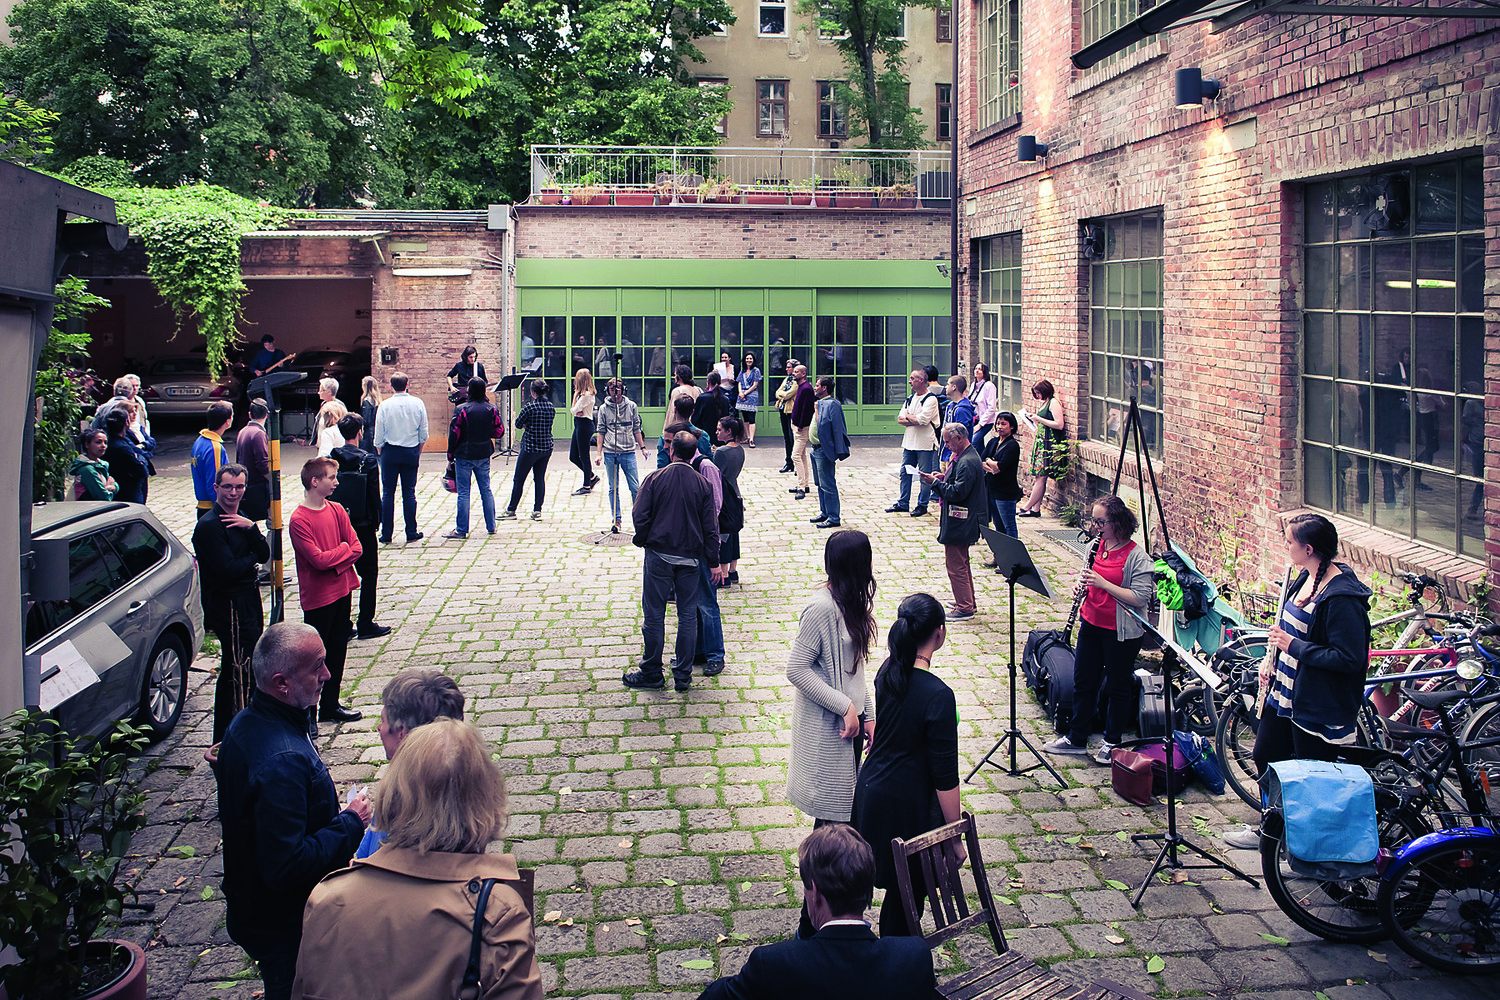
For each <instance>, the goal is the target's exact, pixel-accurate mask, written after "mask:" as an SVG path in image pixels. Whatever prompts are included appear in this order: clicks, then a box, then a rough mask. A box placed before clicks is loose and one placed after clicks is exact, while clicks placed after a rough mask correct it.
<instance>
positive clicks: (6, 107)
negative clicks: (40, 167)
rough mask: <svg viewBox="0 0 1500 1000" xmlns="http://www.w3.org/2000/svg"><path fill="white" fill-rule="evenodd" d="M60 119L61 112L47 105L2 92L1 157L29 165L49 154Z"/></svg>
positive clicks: (0, 116) (1, 158) (0, 112)
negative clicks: (35, 103) (46, 106)
mask: <svg viewBox="0 0 1500 1000" xmlns="http://www.w3.org/2000/svg"><path fill="white" fill-rule="evenodd" d="M56 121H57V115H55V114H53V113H52V112H51V111H48V110H46V109H45V108H34V107H32V106H31V105H30V104H27V103H26V102H25V101H23V100H21V99H20V98H19V97H14V98H13V97H7V96H5V95H4V94H0V160H10V161H11V162H12V163H21V164H28V163H35V162H37V161H38V160H41V159H42V158H43V157H45V156H47V155H48V154H49V153H51V152H52V125H53V123H55V122H56Z"/></svg>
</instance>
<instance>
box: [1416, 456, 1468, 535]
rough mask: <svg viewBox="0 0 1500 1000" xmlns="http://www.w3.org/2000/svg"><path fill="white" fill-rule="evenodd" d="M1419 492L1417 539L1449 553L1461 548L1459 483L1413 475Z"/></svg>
mask: <svg viewBox="0 0 1500 1000" xmlns="http://www.w3.org/2000/svg"><path fill="white" fill-rule="evenodd" d="M1413 478H1415V479H1416V483H1417V489H1416V494H1415V496H1414V497H1413V501H1414V506H1415V507H1416V516H1417V531H1416V534H1417V537H1418V538H1420V539H1421V540H1422V541H1424V542H1431V543H1432V544H1434V545H1441V546H1442V547H1443V548H1445V549H1448V550H1450V551H1451V550H1454V549H1456V548H1458V518H1457V517H1455V516H1454V515H1455V512H1456V508H1457V504H1458V481H1457V480H1455V479H1454V478H1453V477H1452V476H1442V475H1438V474H1437V473H1435V472H1421V471H1417V472H1414V473H1413Z"/></svg>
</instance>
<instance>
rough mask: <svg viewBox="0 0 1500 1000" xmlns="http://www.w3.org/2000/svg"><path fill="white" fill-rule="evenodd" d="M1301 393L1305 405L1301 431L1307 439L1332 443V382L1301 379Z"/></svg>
mask: <svg viewBox="0 0 1500 1000" xmlns="http://www.w3.org/2000/svg"><path fill="white" fill-rule="evenodd" d="M1302 395H1303V399H1304V400H1305V404H1306V406H1307V410H1306V414H1305V415H1304V417H1303V426H1302V433H1303V436H1304V437H1306V438H1307V440H1309V441H1317V442H1319V443H1321V444H1332V443H1333V383H1332V382H1328V381H1325V380H1323V379H1303V380H1302Z"/></svg>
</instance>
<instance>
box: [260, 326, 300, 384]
mask: <svg viewBox="0 0 1500 1000" xmlns="http://www.w3.org/2000/svg"><path fill="white" fill-rule="evenodd" d="M296 356H297V355H295V354H288V353H287V352H286V351H278V350H277V349H276V338H275V337H274V336H272V335H271V334H269V333H268V334H266V335H265V336H264V337H262V338H260V350H259V351H258V352H257V353H256V355H255V358H254V359H253V360H251V362H250V372H251V375H252V377H254V378H260V377H261V376H262V375H268V374H270V373H271V372H274V371H275V370H276V369H278V368H280V367H281V366H282V365H284V364H286V363H287V362H288V361H291V360H292V359H293V358H295V357H296Z"/></svg>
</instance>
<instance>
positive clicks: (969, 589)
mask: <svg viewBox="0 0 1500 1000" xmlns="http://www.w3.org/2000/svg"><path fill="white" fill-rule="evenodd" d="M943 561H944V562H945V563H946V564H947V568H948V584H949V585H950V586H951V587H952V588H953V609H954V610H955V611H973V610H974V573H973V571H972V570H971V569H970V568H969V547H968V546H967V545H944V546H943Z"/></svg>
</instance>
